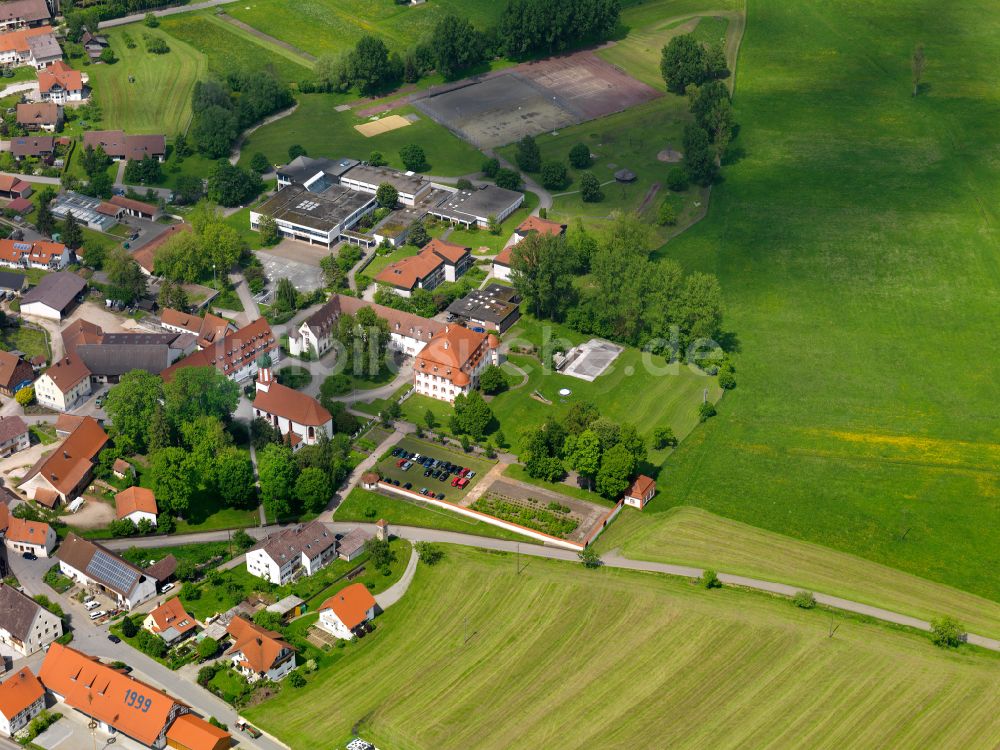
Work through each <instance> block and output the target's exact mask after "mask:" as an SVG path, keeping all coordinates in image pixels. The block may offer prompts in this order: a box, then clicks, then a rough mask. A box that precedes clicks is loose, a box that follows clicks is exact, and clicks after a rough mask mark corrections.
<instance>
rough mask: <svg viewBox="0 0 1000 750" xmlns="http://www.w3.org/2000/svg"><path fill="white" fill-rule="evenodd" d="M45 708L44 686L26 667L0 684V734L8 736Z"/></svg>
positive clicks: (20, 728) (23, 726)
mask: <svg viewBox="0 0 1000 750" xmlns="http://www.w3.org/2000/svg"><path fill="white" fill-rule="evenodd" d="M43 708H45V688H44V687H43V686H42V683H41V682H40V681H39V680H38V678H37V677H35V673H34V672H32V671H31V670H30V669H28V667H22V668H21V669H19V670H18V671H17V672H15V673H14V674H13V675H11V676H10V677H8V678H7V679H6V680H4V682H3V684H2V685H0V734H2V735H3V736H4V737H10V736H12V735H13V734H14V733H15V732H19V731H21V730H22V729H24V728H25V727H26V726H28V723H29V722H30V721H31V720H32V719H34V718H35V717H36V716H38V714H40V713H41V712H42V709H43Z"/></svg>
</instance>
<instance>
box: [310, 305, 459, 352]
mask: <svg viewBox="0 0 1000 750" xmlns="http://www.w3.org/2000/svg"><path fill="white" fill-rule="evenodd" d="M365 307H367V308H370V309H371V310H372V311H373V312H374V313H375V314H376V315H377V316H378V317H380V318H382V319H383V320H384V321H386V322H387V323H388V324H389V331H390V332H391V333H395V334H398V335H400V336H407V337H409V338H413V339H418V340H423V341H430V340H431V337H432V336H433V335H434V334H435V333H437V332H438V331H440V330H441V329H442V328H444V323H439V322H438V321H436V320H433V319H431V318H423V317H421V316H419V315H415V314H413V313H410V312H404V311H403V310H396V309H395V308H392V307H386V306H385V305H378V304H375V303H374V302H366V301H365V300H363V299H358V298H357V297H349V296H347V295H346V294H334V295H332V296H331V297H330V300H329V301H328V302H327V303H326V304H325V305H323V306H322V307H321V308H319V309H318V310H317V311H316V312H314V313H313V314H312V315H310V316H309V317H308V318H306V320H305V323H304V324H303V325H307V326H308V327H309V329H310V330H311V331H312V332H313V334H314V335H315V336H317V337H320V336H324V335H326V334H327V333H328V332H329V331H331V330H332V329H333V328H334V326H335V325H336V322H337V320H338V318H340V316H341V315H357V314H358V311H359V310H361V309H362V308H365Z"/></svg>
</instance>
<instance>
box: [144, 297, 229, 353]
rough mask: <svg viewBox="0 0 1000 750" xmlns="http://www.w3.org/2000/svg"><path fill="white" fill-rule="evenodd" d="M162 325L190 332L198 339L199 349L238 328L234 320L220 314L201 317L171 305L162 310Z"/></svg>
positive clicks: (171, 329)
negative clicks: (173, 307) (175, 308)
mask: <svg viewBox="0 0 1000 750" xmlns="http://www.w3.org/2000/svg"><path fill="white" fill-rule="evenodd" d="M160 325H161V326H163V327H164V328H166V329H167V330H168V331H173V332H175V333H190V334H191V335H192V336H194V337H195V338H196V339H197V341H198V348H199V349H205V348H207V347H209V346H211V345H212V344H213V343H215V342H216V341H218V340H219V339H221V338H224V337H225V336H226V334H228V333H232V332H234V331H235V330H236V326H235V325H234V324H233V322H232V321H230V320H226V319H225V318H222V317H219V316H218V315H213V314H212V313H205V317H199V316H197V315H193V314H192V313H186V312H181V311H180V310H174V309H172V308H169V307H166V308H163V309H161V310H160Z"/></svg>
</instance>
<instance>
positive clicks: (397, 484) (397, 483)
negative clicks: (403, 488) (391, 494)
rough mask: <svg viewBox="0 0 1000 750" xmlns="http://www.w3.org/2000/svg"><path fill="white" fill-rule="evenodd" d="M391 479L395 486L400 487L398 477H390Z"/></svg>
mask: <svg viewBox="0 0 1000 750" xmlns="http://www.w3.org/2000/svg"><path fill="white" fill-rule="evenodd" d="M389 481H390V482H391V483H392V484H393V486H395V487H399V480H398V479H390V480H389Z"/></svg>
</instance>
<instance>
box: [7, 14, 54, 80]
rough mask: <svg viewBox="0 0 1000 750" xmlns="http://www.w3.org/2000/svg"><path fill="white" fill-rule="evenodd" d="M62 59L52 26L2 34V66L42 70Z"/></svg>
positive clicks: (34, 27) (20, 29)
mask: <svg viewBox="0 0 1000 750" xmlns="http://www.w3.org/2000/svg"><path fill="white" fill-rule="evenodd" d="M0 7H2V6H0ZM0 13H2V11H0ZM60 59H62V47H60V46H59V41H58V40H57V39H56V37H55V33H54V30H53V29H52V27H51V26H33V27H22V28H17V29H11V30H8V31H4V32H3V33H0V65H7V66H10V67H18V66H20V65H31V66H32V67H33V68H35V69H36V70H41V69H42V68H44V67H45V66H46V65H51V64H52V63H54V62H56V61H57V60H60Z"/></svg>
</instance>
